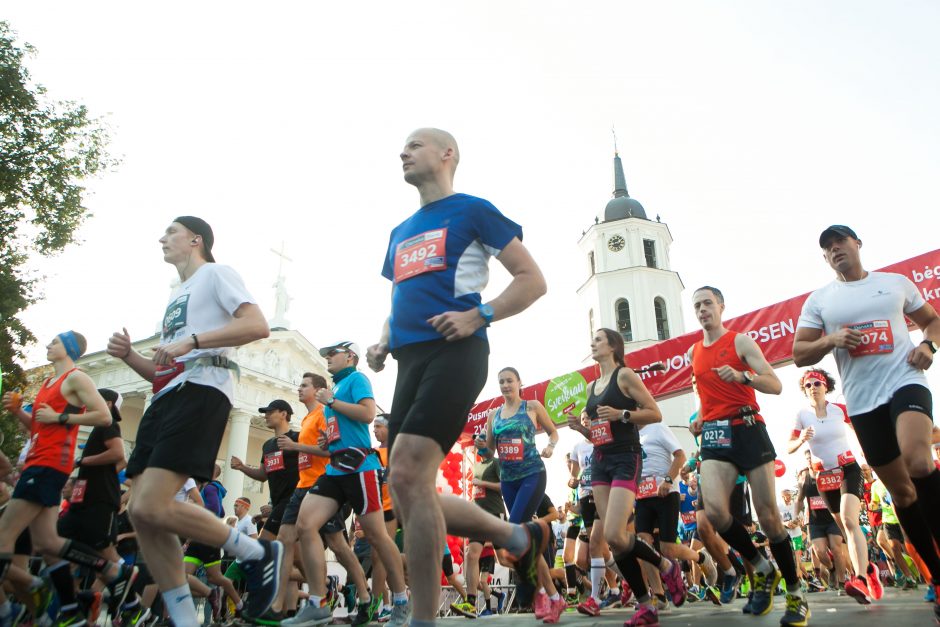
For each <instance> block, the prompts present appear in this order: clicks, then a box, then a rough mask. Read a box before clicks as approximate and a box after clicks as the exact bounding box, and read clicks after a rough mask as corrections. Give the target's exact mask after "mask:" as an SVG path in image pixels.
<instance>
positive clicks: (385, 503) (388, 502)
mask: <svg viewBox="0 0 940 627" xmlns="http://www.w3.org/2000/svg"><path fill="white" fill-rule="evenodd" d="M375 451H376V452H377V453H378V454H379V461H381V462H382V468H388V449H387V448H386V447H384V446H383V447H382V448H377V449H375ZM382 511H383V512H390V511H392V497H391V495H390V494H389V493H388V482H386V481H383V482H382Z"/></svg>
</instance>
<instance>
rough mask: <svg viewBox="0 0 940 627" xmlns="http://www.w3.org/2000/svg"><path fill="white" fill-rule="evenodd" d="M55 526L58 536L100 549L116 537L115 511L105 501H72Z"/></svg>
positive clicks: (112, 541) (104, 547)
mask: <svg viewBox="0 0 940 627" xmlns="http://www.w3.org/2000/svg"><path fill="white" fill-rule="evenodd" d="M56 526H57V531H58V533H59V536H60V537H62V538H68V539H69V540H80V541H81V542H83V543H84V544H87V545H88V546H90V547H91V548H93V549H97V550H99V551H100V550H101V549H106V548H108V547H109V546H111V545H112V544H114V543H115V540H116V539H117V511H116V510H115V508H114V507H113V506H111V505H108V504H107V503H87V504H84V503H83V504H78V503H72V504H71V505H70V506H69V511H67V512H66V513H65V515H64V516H62V517H61V518H59V521H58V523H57V525H56Z"/></svg>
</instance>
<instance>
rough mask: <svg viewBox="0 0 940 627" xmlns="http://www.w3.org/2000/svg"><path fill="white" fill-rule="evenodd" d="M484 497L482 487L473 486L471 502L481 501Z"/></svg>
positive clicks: (484, 489)
mask: <svg viewBox="0 0 940 627" xmlns="http://www.w3.org/2000/svg"><path fill="white" fill-rule="evenodd" d="M485 497H486V488H484V487H483V486H478V485H476V484H473V500H474V501H475V500H477V499H482V498H485Z"/></svg>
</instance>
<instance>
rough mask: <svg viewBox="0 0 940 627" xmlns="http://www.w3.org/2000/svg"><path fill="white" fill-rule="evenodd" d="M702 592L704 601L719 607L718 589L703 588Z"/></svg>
mask: <svg viewBox="0 0 940 627" xmlns="http://www.w3.org/2000/svg"><path fill="white" fill-rule="evenodd" d="M704 591H705V598H706V599H708V600H709V601H711V602H712V603H714V604H715V605H721V592H719V591H718V588H716V587H715V586H705V588H704Z"/></svg>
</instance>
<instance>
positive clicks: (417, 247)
mask: <svg viewBox="0 0 940 627" xmlns="http://www.w3.org/2000/svg"><path fill="white" fill-rule="evenodd" d="M446 245H447V229H435V230H433V231H425V232H424V233H421V234H420V235H415V236H414V237H411V238H409V239H406V240H405V241H403V242H401V243H400V244H398V246H396V247H395V283H400V282H402V281H404V280H405V279H410V278H412V277H415V276H418V275H419V274H424V273H425V272H437V271H439V270H446V269H447V250H446Z"/></svg>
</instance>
